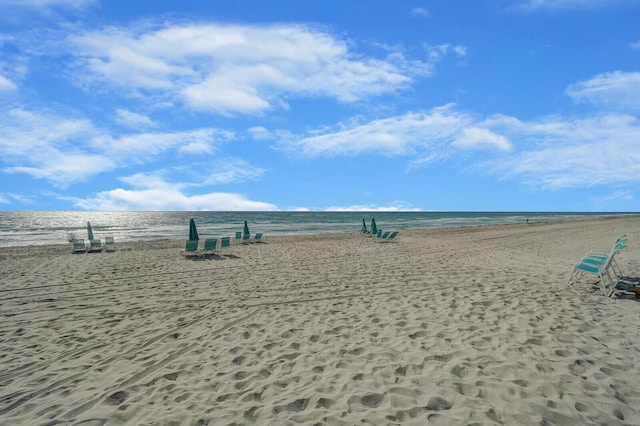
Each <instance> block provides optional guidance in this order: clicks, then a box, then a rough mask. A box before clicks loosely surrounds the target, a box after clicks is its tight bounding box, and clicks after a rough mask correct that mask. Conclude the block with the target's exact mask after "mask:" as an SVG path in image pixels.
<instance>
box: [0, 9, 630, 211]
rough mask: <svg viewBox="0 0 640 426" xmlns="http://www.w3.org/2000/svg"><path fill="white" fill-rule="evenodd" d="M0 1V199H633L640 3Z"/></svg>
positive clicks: (426, 203) (426, 202)
mask: <svg viewBox="0 0 640 426" xmlns="http://www.w3.org/2000/svg"><path fill="white" fill-rule="evenodd" d="M0 10H2V13H0V210H5V211H24V210H30V211H40V210H72V211H85V210H86V211H94V210H99V211H106V210H118V211H122V210H125V211H141V210H156V211H158V210H160V211H163V210H193V211H199V210H224V211H248V210H254V211H255V210H260V211H270V210H274V211H289V210H295V211H298V210H299V211H305V210H313V211H331V210H336V211H413V210H424V211H584V212H591V211H603V212H638V211H640V190H639V188H640V185H639V184H640V25H639V24H638V23H639V22H640V2H639V1H636V0H451V1H440V0H430V1H428V0H415V1H411V0H348V1H345V0H322V1H320V0H306V1H303V0H272V1H264V0H234V1H233V2H230V1H209V0H180V1H176V0H154V1H128V0H121V1H118V0H0Z"/></svg>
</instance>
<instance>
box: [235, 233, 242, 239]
mask: <svg viewBox="0 0 640 426" xmlns="http://www.w3.org/2000/svg"><path fill="white" fill-rule="evenodd" d="M240 238H242V232H241V231H238V232H236V240H239V239H240Z"/></svg>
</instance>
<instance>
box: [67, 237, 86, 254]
mask: <svg viewBox="0 0 640 426" xmlns="http://www.w3.org/2000/svg"><path fill="white" fill-rule="evenodd" d="M86 252H87V246H85V244H84V240H82V239H80V240H73V241H72V242H71V253H86Z"/></svg>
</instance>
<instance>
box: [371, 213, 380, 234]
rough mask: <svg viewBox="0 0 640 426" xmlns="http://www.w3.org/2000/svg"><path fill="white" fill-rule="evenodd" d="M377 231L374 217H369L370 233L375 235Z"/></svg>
mask: <svg viewBox="0 0 640 426" xmlns="http://www.w3.org/2000/svg"><path fill="white" fill-rule="evenodd" d="M377 233H378V227H377V226H376V220H375V218H373V217H372V218H371V235H376V234H377Z"/></svg>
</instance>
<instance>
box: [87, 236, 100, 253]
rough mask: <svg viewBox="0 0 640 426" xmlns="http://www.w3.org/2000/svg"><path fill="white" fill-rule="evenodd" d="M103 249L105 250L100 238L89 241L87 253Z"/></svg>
mask: <svg viewBox="0 0 640 426" xmlns="http://www.w3.org/2000/svg"><path fill="white" fill-rule="evenodd" d="M102 250H104V246H103V245H102V242H101V241H100V240H99V239H95V240H91V241H89V248H88V249H87V253H93V252H96V251H102Z"/></svg>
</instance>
